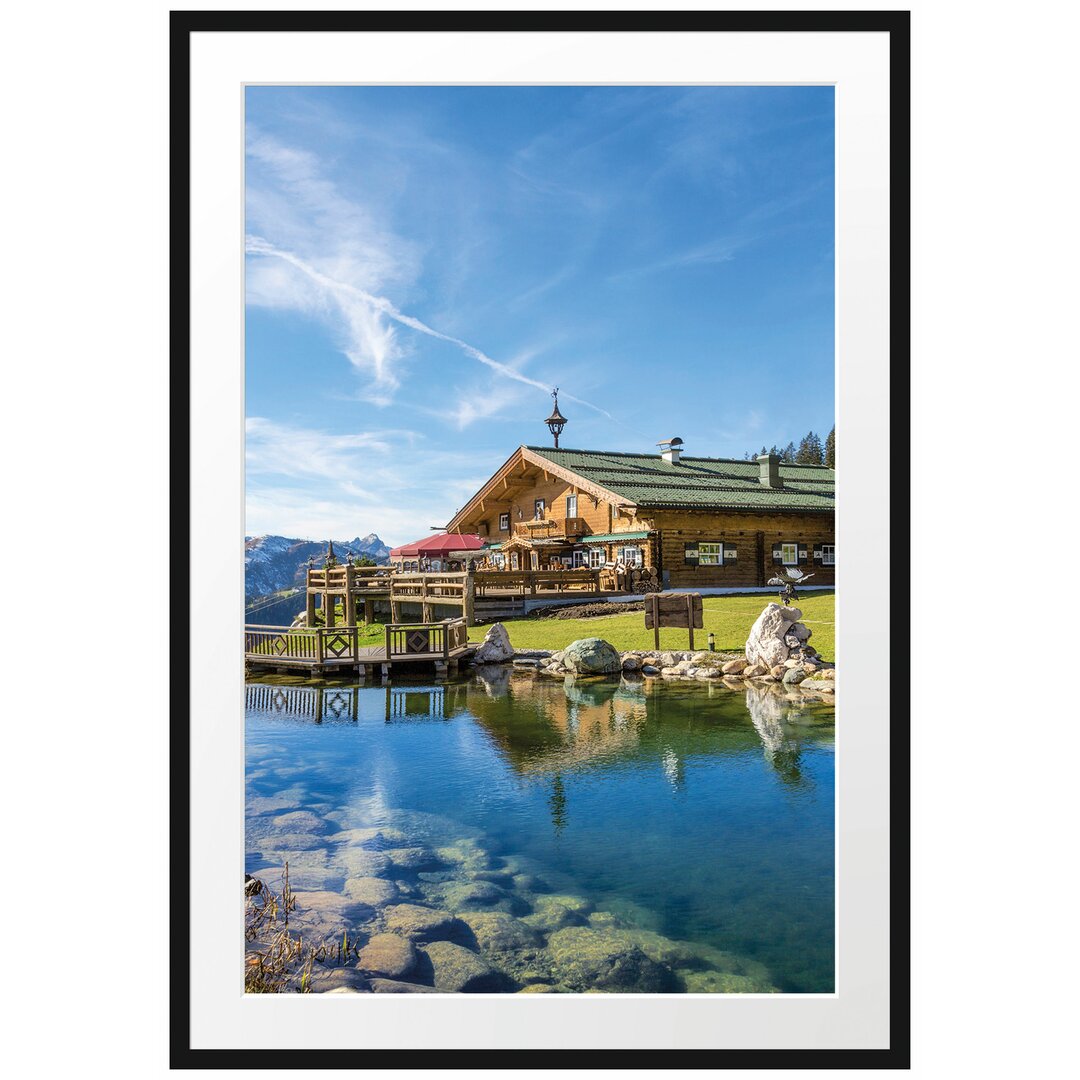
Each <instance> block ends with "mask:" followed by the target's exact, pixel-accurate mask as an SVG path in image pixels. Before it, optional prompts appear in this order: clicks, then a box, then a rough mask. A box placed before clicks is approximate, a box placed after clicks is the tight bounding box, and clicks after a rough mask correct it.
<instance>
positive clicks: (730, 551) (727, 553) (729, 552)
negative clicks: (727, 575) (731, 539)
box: [724, 544, 739, 563]
mask: <svg viewBox="0 0 1080 1080" xmlns="http://www.w3.org/2000/svg"><path fill="white" fill-rule="evenodd" d="M738 557H739V549H738V548H737V547H734V546H733V545H731V544H725V545H724V562H726V563H728V562H735V560H736V559H737V558H738Z"/></svg>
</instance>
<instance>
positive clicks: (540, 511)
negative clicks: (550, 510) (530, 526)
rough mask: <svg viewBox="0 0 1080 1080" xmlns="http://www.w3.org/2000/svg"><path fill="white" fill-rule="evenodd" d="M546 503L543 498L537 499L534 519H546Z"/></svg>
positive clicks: (534, 504) (534, 505)
mask: <svg viewBox="0 0 1080 1080" xmlns="http://www.w3.org/2000/svg"><path fill="white" fill-rule="evenodd" d="M546 505H547V504H546V503H545V502H544V500H543V499H537V500H536V502H534V503H533V521H543V520H544V508H545V506H546Z"/></svg>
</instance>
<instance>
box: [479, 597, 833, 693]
mask: <svg viewBox="0 0 1080 1080" xmlns="http://www.w3.org/2000/svg"><path fill="white" fill-rule="evenodd" d="M801 619H802V612H801V611H800V610H799V609H798V608H785V607H781V606H780V605H779V604H768V605H766V607H765V610H764V611H762V613H761V614H760V615H759V616H758V618H757V621H756V622H755V623H754V625H753V627H752V628H751V630H750V636H749V637H748V638H747V641H746V650H745V655H744V656H739V655H737V654H734V653H723V652H705V651H698V652H691V651H679V650H663V651H656V650H644V649H633V650H629V651H627V652H623V653H620V652H619V651H618V650H617V649H616V648H615V647H614V646H613V645H611V644H610V643H608V642H606V641H604V640H603V639H602V638H582V639H580V640H578V641H573V642H571V643H570V644H569V645H567V646H566V648H565V649H560V650H559V651H558V652H552V653H548V652H545V651H544V650H541V649H531V650H521V651H519V652H516V653H515V652H514V650H513V647H512V646H511V645H510V639H509V637H508V636H507V634H506V631H505V629H504V628H503V626H502V625H501V624H500V623H495V624H494V625H492V627H491V628H490V629H489V630H488V632H487V636H486V637H485V638H484V643H483V644H482V645H481V646H480V647H479V649H478V650H477V655H476V659H475V661H474V662H475V663H478V664H506V663H509V662H512V663H513V668H514V670H515V671H522V672H535V673H536V674H538V675H551V676H555V677H557V678H565V677H566V676H568V675H569V676H574V675H577V676H593V675H623V676H626V677H630V678H635V677H638V676H643V677H645V678H664V679H698V680H701V681H704V682H713V683H716V684H722V685H725V686H728V687H731V688H733V689H742V688H744V687H745V686H747V685H748V684H757V683H763V684H769V683H779V684H781V685H782V686H783V687H784V688H785V689H788V690H792V691H793V690H795V689H801V690H802V691H803V692H804V693H818V694H824V695H830V694H833V693H835V691H836V670H835V668H834V666H833V665H832V664H831V663H828V662H827V661H825V660H823V659H822V657H821V656H820V655H819V654H818V652H817V651H816V650H815V649H814V648H813V646H811V645H810V637H811V630H810V628H809V627H808V626H806V625H805V624H804V623H802V622H801V621H800V620H801ZM496 657H502V659H496ZM483 670H484V669H481V671H483ZM498 670H499V669H498V668H488V669H487V671H488V672H490V671H498ZM491 677H492V676H491V675H489V674H487V673H486V672H485V674H484V678H485V680H488V681H490V679H491Z"/></svg>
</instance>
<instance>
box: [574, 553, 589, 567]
mask: <svg viewBox="0 0 1080 1080" xmlns="http://www.w3.org/2000/svg"><path fill="white" fill-rule="evenodd" d="M585 563H586V558H585V552H584V551H575V552H574V569H575V570H577V569H578V568H579V567H581V566H584V565H585Z"/></svg>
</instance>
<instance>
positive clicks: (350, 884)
mask: <svg viewBox="0 0 1080 1080" xmlns="http://www.w3.org/2000/svg"><path fill="white" fill-rule="evenodd" d="M345 895H346V896H347V897H349V898H350V899H351V900H359V901H360V902H361V903H362V904H369V905H370V906H371V907H385V906H386V905H387V904H392V903H393V902H394V901H395V900H396V899H397V898H398V896H399V890H398V887H397V886H396V885H395V884H394V883H393V882H392V881H384V880H383V879H382V878H374V877H357V878H349V880H348V881H346V882H345Z"/></svg>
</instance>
